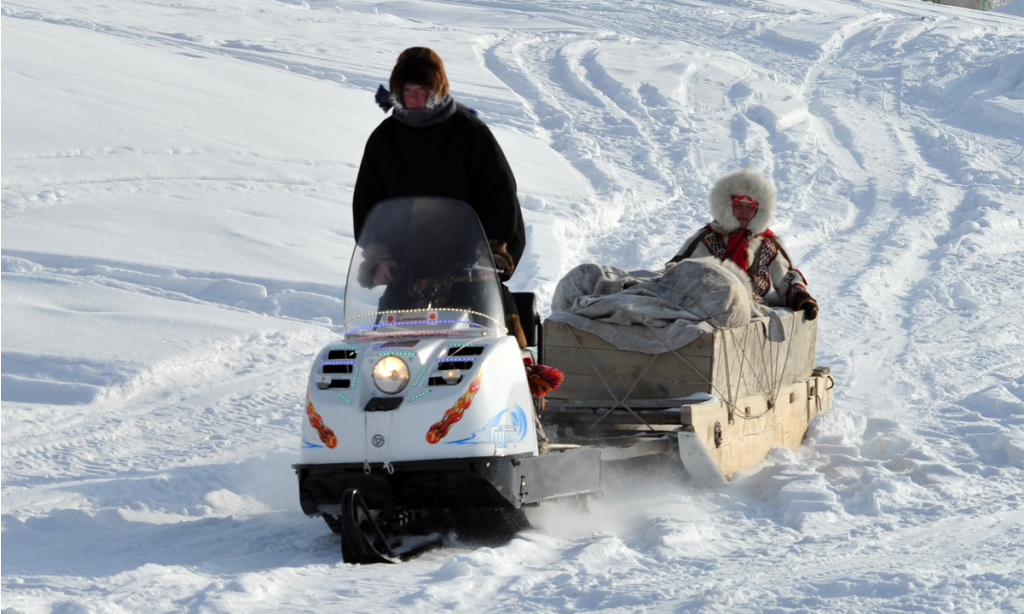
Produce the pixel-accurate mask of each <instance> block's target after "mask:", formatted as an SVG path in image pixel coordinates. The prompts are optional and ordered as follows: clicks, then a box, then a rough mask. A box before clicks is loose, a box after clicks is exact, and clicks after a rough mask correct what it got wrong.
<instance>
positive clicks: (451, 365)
mask: <svg viewBox="0 0 1024 614" xmlns="http://www.w3.org/2000/svg"><path fill="white" fill-rule="evenodd" d="M459 358H462V357H461V356H460V357H459ZM472 368H473V361H472V360H445V361H444V362H442V363H441V364H439V365H437V370H438V371H451V370H453V369H458V370H459V371H469V370H470V369H472Z"/></svg>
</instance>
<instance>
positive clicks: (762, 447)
mask: <svg viewBox="0 0 1024 614" xmlns="http://www.w3.org/2000/svg"><path fill="white" fill-rule="evenodd" d="M832 385H833V382H832V377H831V375H828V374H827V373H820V372H815V375H814V376H812V377H810V378H808V379H806V380H804V381H801V382H796V383H793V384H789V385H786V386H783V387H782V388H781V389H780V391H779V395H778V397H777V400H776V402H775V407H774V408H773V409H771V410H769V408H768V401H767V399H766V398H765V397H764V395H761V394H757V395H750V396H746V397H741V398H739V399H738V400H737V404H736V410H735V412H734V414H733V416H732V420H731V421H730V412H729V407H728V404H727V403H724V402H708V403H699V404H694V405H683V406H682V407H681V408H680V411H681V415H680V419H681V421H682V423H683V428H684V430H689V431H692V432H693V433H694V434H695V435H696V437H697V438H698V439H700V440H701V442H703V444H704V446H705V447H706V448H707V450H708V452H709V453H710V455H711V458H712V459H713V460H714V462H715V464H716V465H718V468H719V470H720V471H721V472H722V475H724V476H725V477H730V476H731V475H732V474H734V473H736V472H737V471H742V470H745V469H752V468H754V467H756V466H757V465H759V464H760V463H761V461H763V460H764V459H765V456H767V455H768V452H769V451H770V450H771V449H772V448H777V447H785V448H789V449H790V450H796V449H797V448H798V447H799V446H800V443H801V442H802V441H803V438H804V435H805V434H806V433H807V425H808V423H809V422H810V421H811V419H812V418H814V417H815V416H817V415H818V414H821V413H824V412H825V411H828V409H829V406H830V404H831V400H832Z"/></svg>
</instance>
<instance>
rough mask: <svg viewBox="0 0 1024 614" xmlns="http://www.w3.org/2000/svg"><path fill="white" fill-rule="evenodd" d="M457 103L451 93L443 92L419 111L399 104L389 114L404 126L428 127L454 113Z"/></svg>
mask: <svg viewBox="0 0 1024 614" xmlns="http://www.w3.org/2000/svg"><path fill="white" fill-rule="evenodd" d="M457 108H458V105H457V104H456V102H455V99H454V98H452V95H451V94H445V95H444V98H441V99H440V100H439V101H438V102H437V103H436V104H434V105H432V106H430V107H427V108H426V109H422V110H420V111H409V110H408V109H404V108H402V107H401V106H400V105H395V106H394V108H393V109H392V110H391V115H392V116H393V117H394V118H395V119H397V120H398V121H400V122H402V123H403V124H405V125H406V126H411V127H413V128H428V127H430V126H436V125H437V124H440V123H441V122H443V121H444V120H446V119H448V118H450V117H451V116H452V115H455V111H456V109H457Z"/></svg>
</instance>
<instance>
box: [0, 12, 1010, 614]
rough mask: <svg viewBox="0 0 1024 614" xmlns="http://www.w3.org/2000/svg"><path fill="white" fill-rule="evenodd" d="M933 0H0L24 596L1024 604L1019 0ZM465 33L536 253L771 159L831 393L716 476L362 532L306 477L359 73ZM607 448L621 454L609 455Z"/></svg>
mask: <svg viewBox="0 0 1024 614" xmlns="http://www.w3.org/2000/svg"><path fill="white" fill-rule="evenodd" d="M1022 18H1024V17H1022V12H1021V3H1020V0H1013V2H1011V3H1009V4H1006V5H1004V6H1002V7H1000V8H999V9H998V10H997V11H994V12H978V11H970V10H967V9H958V8H953V7H948V6H939V5H935V4H932V3H927V2H917V1H912V0H833V1H828V2H826V1H815V2H807V1H805V0H764V1H758V2H748V1H746V0H738V1H727V0H677V1H674V2H664V3H647V2H632V1H631V2H613V1H610V0H594V1H591V2H586V3H577V2H567V1H558V0H550V1H543V2H542V1H535V2H508V1H499V0H477V1H475V2H472V3H452V2H444V1H441V0H422V1H417V2H412V1H408V0H391V1H372V2H371V1H366V0H331V1H327V0H304V1H303V0H294V1H287V2H286V1H281V2H277V1H274V0H256V1H254V2H246V3H238V2H227V1H225V0H191V1H188V2H170V1H168V0H148V1H145V2H139V1H129V0H114V1H112V2H106V3H99V4H97V3H91V2H82V1H81V0H48V1H46V2H42V1H40V0H20V1H18V2H8V1H6V0H5V2H4V3H3V5H2V28H3V30H2V34H3V64H2V76H3V84H4V96H3V98H2V115H3V137H2V146H3V153H2V161H3V167H2V205H3V213H2V222H3V227H2V261H3V269H2V296H3V311H2V323H3V329H2V401H3V409H2V511H3V521H2V527H3V532H2V539H3V549H2V564H3V574H2V599H3V604H2V607H3V610H2V611H3V614H15V613H25V614H30V613H37V612H61V613H64V612H67V613H70V612H90V613H93V612H94V613H117V612H143V611H145V612H281V611H293V612H314V611H315V612H322V611H345V612H375V613H377V612H389V611H399V610H410V611H412V610H415V611H423V612H429V611H464V612H481V611H494V612H574V611H608V612H640V611H645V612H646V611H655V612H786V613H789V612H793V613H796V612H810V611H814V612H957V613H961V612H1024V487H1022V484H1024V326H1022V325H1021V323H1020V317H1019V313H1018V311H1017V310H1018V309H1021V308H1022V306H1024V300H1022V299H1021V296H1022V291H1024V282H1022V279H1024V267H1022V264H1021V263H1022V262H1024V226H1022V216H1024V94H1022V92H1024V89H1022V88H1024V21H1022ZM411 45H427V46H430V47H432V48H434V49H436V50H437V51H438V52H439V54H440V55H441V57H442V58H444V60H445V63H446V67H447V70H448V76H449V80H450V82H451V84H452V89H453V93H454V95H455V97H456V99H457V100H459V101H461V102H463V103H465V104H467V105H469V106H471V107H473V108H475V109H477V110H478V111H479V112H480V115H481V117H482V118H483V119H484V120H485V121H486V122H487V123H488V124H489V125H490V126H491V128H492V130H493V131H494V133H495V134H496V136H497V138H498V139H499V140H500V142H501V143H502V146H503V147H504V149H505V153H506V155H507V157H508V158H509V161H510V163H511V165H512V168H513V169H514V171H515V172H516V176H517V179H518V183H519V189H520V199H521V201H522V203H523V206H524V214H525V217H526V221H527V225H528V233H529V246H528V249H527V253H526V255H525V257H524V259H523V262H522V263H521V266H520V270H519V271H517V273H516V275H515V277H514V278H513V282H512V286H513V289H514V290H534V291H536V292H538V294H539V297H540V303H541V309H542V311H544V312H545V313H547V312H548V310H549V309H548V305H549V301H550V298H551V294H552V292H553V290H554V286H555V284H556V283H557V281H558V279H559V278H560V277H561V276H562V275H563V274H565V273H566V272H567V271H568V270H569V269H571V268H572V267H573V266H575V265H577V264H581V263H584V262H598V263H602V264H611V265H615V266H618V267H621V268H624V269H627V270H629V269H640V268H656V267H658V266H660V265H661V264H663V263H664V262H665V261H666V260H667V259H668V258H669V257H670V256H671V255H672V254H674V253H675V252H676V250H678V248H679V246H680V244H681V242H682V241H683V239H684V238H685V237H687V236H688V235H689V234H690V233H691V232H692V231H694V230H695V229H696V228H697V227H699V226H700V225H702V224H703V223H704V222H706V221H707V208H706V204H705V203H706V197H707V193H708V191H709V190H710V187H711V185H712V184H713V183H714V181H715V180H716V179H717V178H718V177H719V176H721V175H722V174H724V173H725V172H728V171H730V170H733V169H736V168H742V167H744V166H749V167H751V168H754V169H757V170H760V171H763V172H765V173H766V174H767V175H769V176H770V177H771V178H772V180H773V181H774V183H775V185H776V187H777V189H778V191H779V201H780V207H779V214H778V217H777V220H776V222H775V223H774V224H773V229H774V230H775V231H776V232H777V233H779V234H780V235H781V236H782V237H783V238H784V239H785V240H786V242H787V246H788V248H789V252H790V254H791V255H793V257H794V259H795V260H796V261H797V262H798V263H799V265H800V268H801V270H802V271H803V272H804V273H805V274H806V276H807V277H808V278H809V280H810V282H811V287H810V290H811V291H812V293H813V294H814V295H815V297H816V298H817V299H818V301H819V303H820V305H821V320H820V328H819V338H818V350H817V364H819V365H822V366H828V367H831V368H832V370H833V373H834V374H835V378H836V382H837V385H836V390H835V396H836V404H835V408H834V409H833V411H831V412H829V413H826V414H824V415H823V416H821V417H819V418H817V419H816V420H815V421H814V422H813V423H812V425H811V428H810V431H809V432H808V435H807V438H806V440H805V442H804V445H803V446H801V448H800V449H799V450H798V451H795V452H794V451H790V450H784V449H777V450H774V451H772V452H771V454H770V455H769V457H768V458H767V459H766V461H765V462H764V464H763V465H762V466H760V467H758V468H756V469H754V470H750V471H747V472H744V473H743V474H742V475H739V476H737V477H736V478H734V479H733V480H732V481H730V482H729V483H728V484H726V485H724V486H719V487H714V488H700V487H697V486H695V485H692V484H686V483H678V482H677V481H675V480H674V479H673V476H668V475H660V474H659V473H657V472H656V471H654V470H653V469H652V470H651V472H649V473H647V474H644V475H628V476H607V477H608V478H609V488H608V491H607V492H606V495H605V497H604V498H603V499H601V500H599V501H597V502H596V503H595V505H594V507H593V510H592V511H591V512H590V513H589V514H583V513H581V512H578V511H573V510H568V509H562V508H560V507H558V506H548V507H542V508H540V509H539V510H537V511H536V513H535V514H533V515H532V520H533V524H534V527H533V528H531V529H529V530H526V531H523V532H521V533H520V534H519V535H518V536H517V537H516V538H514V539H513V540H511V541H510V542H508V543H506V544H499V545H494V546H491V547H474V546H472V545H469V544H465V543H461V542H459V541H458V540H455V541H452V542H451V543H450V544H449V546H448V547H446V548H444V549H440V550H435V551H432V552H429V553H427V554H425V555H423V556H421V557H419V558H417V559H414V560H412V561H410V562H408V563H405V564H402V565H395V566H372V567H360V566H350V565H346V564H344V563H342V562H341V555H340V551H339V542H338V538H337V537H336V536H334V535H332V534H331V533H330V531H329V530H328V528H327V526H326V525H325V524H324V523H323V522H322V521H319V520H312V519H308V518H306V517H305V516H304V515H303V514H302V513H301V511H300V509H299V505H298V497H297V492H296V490H297V489H296V487H295V486H296V484H295V477H294V474H293V473H292V471H291V469H290V464H291V463H292V462H295V460H296V459H297V457H298V445H299V437H298V433H299V425H300V420H301V416H302V401H303V394H304V388H305V378H306V375H307V373H308V368H309V364H310V361H311V360H312V357H313V354H314V352H316V351H317V350H318V349H319V348H320V347H321V346H322V345H323V344H325V343H327V342H328V341H330V340H331V339H333V338H334V337H335V336H336V334H337V333H338V331H339V328H340V327H339V324H340V317H341V312H342V308H343V304H342V299H343V297H344V279H345V275H346V272H347V267H348V262H349V257H350V254H351V251H352V248H353V239H352V226H351V214H350V210H349V206H350V202H351V194H352V187H353V182H354V180H355V174H356V171H357V169H358V165H359V160H360V157H361V153H362V147H363V143H364V142H365V140H366V137H367V136H368V135H369V133H370V131H371V130H372V129H373V128H374V127H375V126H376V125H377V124H378V123H379V121H380V120H381V119H382V118H383V117H384V116H383V115H382V114H381V112H380V110H379V109H378V108H377V107H376V105H375V104H374V102H373V92H374V91H375V89H376V87H377V85H378V84H380V83H384V82H386V81H387V78H388V75H389V73H390V69H391V66H392V65H393V63H394V60H395V58H396V57H397V55H398V53H399V52H400V51H401V50H402V49H403V48H405V47H407V46H411ZM616 477H617V478H618V479H615V478H616Z"/></svg>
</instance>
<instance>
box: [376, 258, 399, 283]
mask: <svg viewBox="0 0 1024 614" xmlns="http://www.w3.org/2000/svg"><path fill="white" fill-rule="evenodd" d="M394 271H395V261H394V260H385V261H383V262H381V263H380V264H378V265H377V269H376V270H375V271H374V272H373V285H375V286H382V285H385V284H389V283H391V282H392V281H394V278H395V273H394Z"/></svg>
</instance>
